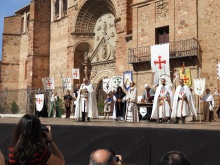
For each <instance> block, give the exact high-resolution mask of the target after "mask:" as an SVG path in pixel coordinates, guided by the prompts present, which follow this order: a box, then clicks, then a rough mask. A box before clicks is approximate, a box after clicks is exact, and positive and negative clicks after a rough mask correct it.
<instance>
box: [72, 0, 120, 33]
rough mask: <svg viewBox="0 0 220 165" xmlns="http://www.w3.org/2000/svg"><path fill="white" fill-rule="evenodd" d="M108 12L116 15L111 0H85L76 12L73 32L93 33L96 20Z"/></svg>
mask: <svg viewBox="0 0 220 165" xmlns="http://www.w3.org/2000/svg"><path fill="white" fill-rule="evenodd" d="M108 13H111V14H112V15H114V16H116V12H115V7H114V4H113V3H112V1H111V0H95V1H94V0H87V1H86V2H85V3H84V4H83V6H82V7H81V9H80V12H79V13H78V16H77V19H76V24H75V32H76V33H94V27H95V24H96V21H97V20H98V19H99V18H100V17H101V16H102V15H104V14H108Z"/></svg>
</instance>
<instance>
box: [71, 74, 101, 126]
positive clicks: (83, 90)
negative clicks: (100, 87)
mask: <svg viewBox="0 0 220 165" xmlns="http://www.w3.org/2000/svg"><path fill="white" fill-rule="evenodd" d="M86 116H87V121H89V122H90V118H98V108H97V101H96V96H95V92H94V88H93V86H92V84H91V83H89V81H88V79H86V78H84V79H83V84H81V86H80V89H79V94H78V97H77V100H76V109H75V118H76V120H78V121H79V120H80V117H82V121H85V117H86Z"/></svg>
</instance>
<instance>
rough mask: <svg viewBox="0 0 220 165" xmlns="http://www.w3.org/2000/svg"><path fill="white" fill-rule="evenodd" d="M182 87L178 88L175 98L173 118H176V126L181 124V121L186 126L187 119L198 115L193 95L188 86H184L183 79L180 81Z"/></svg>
mask: <svg viewBox="0 0 220 165" xmlns="http://www.w3.org/2000/svg"><path fill="white" fill-rule="evenodd" d="M179 83H180V85H179V86H178V87H177V88H176V91H175V93H174V97H173V107H172V114H171V117H172V118H176V120H175V122H174V123H175V124H178V123H179V119H180V118H181V119H182V123H183V124H185V118H186V117H187V116H188V117H189V116H192V115H195V116H196V115H197V114H196V109H195V104H194V102H193V97H192V93H191V92H190V89H189V87H188V86H187V85H184V81H183V79H180V80H179Z"/></svg>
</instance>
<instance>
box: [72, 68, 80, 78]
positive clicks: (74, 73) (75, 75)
mask: <svg viewBox="0 0 220 165" xmlns="http://www.w3.org/2000/svg"><path fill="white" fill-rule="evenodd" d="M72 78H73V79H80V73H79V68H73V69H72Z"/></svg>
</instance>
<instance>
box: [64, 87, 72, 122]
mask: <svg viewBox="0 0 220 165" xmlns="http://www.w3.org/2000/svg"><path fill="white" fill-rule="evenodd" d="M72 100H73V97H72V96H71V95H70V91H67V94H66V95H65V96H64V102H65V108H66V118H70V110H71V105H72Z"/></svg>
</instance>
